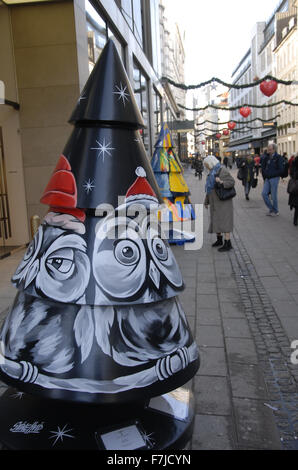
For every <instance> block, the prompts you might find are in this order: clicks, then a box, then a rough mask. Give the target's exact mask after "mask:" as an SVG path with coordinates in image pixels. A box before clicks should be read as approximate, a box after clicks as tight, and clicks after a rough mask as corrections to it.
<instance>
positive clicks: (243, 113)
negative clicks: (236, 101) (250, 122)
mask: <svg viewBox="0 0 298 470" xmlns="http://www.w3.org/2000/svg"><path fill="white" fill-rule="evenodd" d="M239 113H240V114H241V116H243V117H245V118H247V116H249V115H250V113H251V109H250V107H249V106H243V107H242V108H240V109H239Z"/></svg>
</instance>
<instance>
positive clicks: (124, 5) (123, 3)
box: [117, 0, 143, 47]
mask: <svg viewBox="0 0 298 470" xmlns="http://www.w3.org/2000/svg"><path fill="white" fill-rule="evenodd" d="M117 5H118V6H119V8H120V10H121V13H122V15H123V17H124V18H125V20H126V22H127V24H128V25H129V27H130V29H131V30H132V32H133V34H134V36H135V38H136V39H137V41H138V43H139V44H140V46H142V47H143V19H142V2H141V0H118V1H117Z"/></svg>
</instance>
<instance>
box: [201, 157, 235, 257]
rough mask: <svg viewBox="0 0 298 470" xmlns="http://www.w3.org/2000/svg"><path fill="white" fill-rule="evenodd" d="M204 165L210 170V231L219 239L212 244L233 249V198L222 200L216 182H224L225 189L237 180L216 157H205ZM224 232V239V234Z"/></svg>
mask: <svg viewBox="0 0 298 470" xmlns="http://www.w3.org/2000/svg"><path fill="white" fill-rule="evenodd" d="M204 166H205V168H206V169H207V171H209V174H208V176H207V180H206V187H205V191H206V197H205V201H204V205H205V208H206V209H208V207H209V208H210V225H209V230H208V233H216V235H217V239H216V242H215V243H213V245H212V246H214V247H217V246H218V247H220V248H219V249H218V251H221V252H222V251H229V250H231V249H232V244H231V232H232V231H233V222H234V220H233V200H232V199H228V200H225V201H222V200H221V199H219V197H218V196H217V194H216V191H215V189H214V188H215V184H216V183H219V184H222V185H223V187H224V188H225V189H229V188H233V187H234V185H235V180H234V178H233V177H232V175H231V174H230V173H229V171H228V170H227V169H226V168H225V167H224V166H222V165H221V164H220V163H219V162H218V160H217V158H216V157H214V156H213V155H209V156H208V157H207V158H205V159H204ZM222 234H224V240H223V235H222Z"/></svg>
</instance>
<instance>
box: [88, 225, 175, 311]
mask: <svg viewBox="0 0 298 470" xmlns="http://www.w3.org/2000/svg"><path fill="white" fill-rule="evenodd" d="M96 233H97V237H96V239H95V243H94V250H93V258H92V266H93V275H94V278H95V283H96V293H95V303H96V304H97V305H102V304H103V305H104V304H105V303H106V301H107V299H110V302H111V303H114V304H117V303H118V302H121V303H122V302H123V301H126V302H127V301H129V302H131V303H148V302H154V301H158V300H161V299H162V298H169V297H172V296H173V295H176V294H175V291H177V290H179V289H182V288H183V280H182V276H181V273H180V270H179V267H178V265H177V263H176V261H175V258H174V256H173V254H172V251H171V249H170V247H169V245H168V244H167V242H166V240H165V239H164V238H162V235H161V233H160V228H159V227H158V226H157V225H155V224H152V225H151V223H150V218H149V217H145V218H144V219H143V220H142V221H141V222H140V220H138V222H135V221H134V220H133V219H131V218H128V217H121V216H120V217H113V216H111V217H110V218H109V217H108V218H106V219H105V220H104V221H103V222H100V224H99V226H97V228H96ZM114 233H117V238H116V239H114V238H113V234H114ZM103 266H105V269H103V268H102V267H103Z"/></svg>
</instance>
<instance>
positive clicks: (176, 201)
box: [151, 124, 195, 244]
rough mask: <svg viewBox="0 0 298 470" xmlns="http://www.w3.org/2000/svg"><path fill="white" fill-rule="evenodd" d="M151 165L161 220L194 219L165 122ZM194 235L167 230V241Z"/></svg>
mask: <svg viewBox="0 0 298 470" xmlns="http://www.w3.org/2000/svg"><path fill="white" fill-rule="evenodd" d="M151 166H152V169H153V172H154V175H155V178H156V181H157V184H158V187H159V190H160V192H161V195H162V197H163V202H164V208H163V209H162V210H160V211H159V220H160V221H161V222H170V223H172V222H173V223H175V222H179V223H180V222H184V221H190V220H193V219H195V212H194V209H193V207H192V205H191V203H190V199H189V194H190V192H189V188H188V186H187V183H186V181H185V179H184V177H183V168H182V164H181V162H180V160H179V159H178V158H177V156H176V154H175V152H174V147H173V143H172V138H171V134H170V131H169V128H168V126H167V124H163V125H162V128H161V131H160V134H159V137H158V140H157V142H156V144H155V151H154V154H153V157H152V160H151ZM194 239H195V237H194V234H193V233H191V232H186V231H185V230H181V229H178V228H176V229H175V228H173V227H172V228H171V229H170V230H169V233H168V241H169V242H170V243H174V244H176V243H178V244H183V243H185V242H192V241H194Z"/></svg>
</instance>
